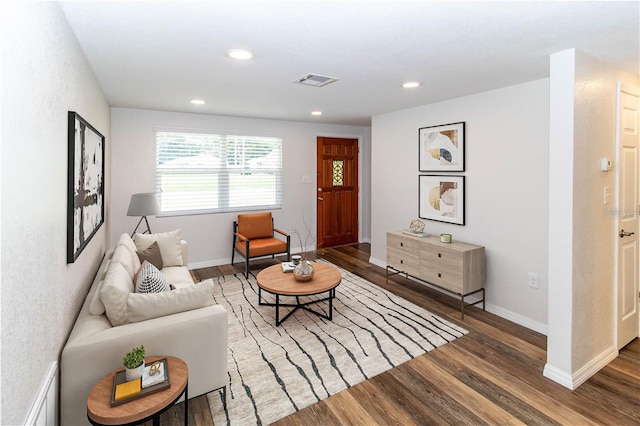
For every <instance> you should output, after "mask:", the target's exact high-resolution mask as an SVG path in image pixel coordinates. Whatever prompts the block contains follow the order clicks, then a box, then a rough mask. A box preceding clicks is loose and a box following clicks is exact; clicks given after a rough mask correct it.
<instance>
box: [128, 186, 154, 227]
mask: <svg viewBox="0 0 640 426" xmlns="http://www.w3.org/2000/svg"><path fill="white" fill-rule="evenodd" d="M158 213H160V204H159V203H158V197H157V196H156V194H155V193H143V194H133V195H132V196H131V201H130V202H129V210H127V216H142V217H141V218H140V220H139V221H138V224H137V225H136V229H134V230H133V233H132V234H131V236H132V237H133V236H134V234H135V233H136V231H137V230H138V227H139V226H140V224H141V223H142V221H143V220H144V222H145V223H146V224H147V230H146V231H144V232H143V234H150V233H151V228H150V227H149V221H148V220H147V216H155V215H157V214H158Z"/></svg>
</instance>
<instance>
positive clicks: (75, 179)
mask: <svg viewBox="0 0 640 426" xmlns="http://www.w3.org/2000/svg"><path fill="white" fill-rule="evenodd" d="M67 117H68V122H69V124H68V126H69V127H68V142H69V156H68V186H67V188H68V189H67V263H73V262H75V261H76V259H77V258H78V256H79V255H80V253H81V252H82V250H83V249H84V248H85V247H86V246H87V244H88V243H89V241H90V240H91V238H93V236H94V235H95V233H96V232H98V229H99V228H100V226H101V225H102V224H103V223H104V150H105V146H104V140H105V139H104V136H102V134H100V132H98V131H97V130H96V129H95V128H94V127H93V126H92V125H91V124H89V123H88V122H87V121H86V120H84V119H83V118H82V117H80V116H79V115H78V114H77V113H75V112H74V111H69V113H68V115H67Z"/></svg>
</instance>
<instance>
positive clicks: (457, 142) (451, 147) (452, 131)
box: [418, 121, 465, 172]
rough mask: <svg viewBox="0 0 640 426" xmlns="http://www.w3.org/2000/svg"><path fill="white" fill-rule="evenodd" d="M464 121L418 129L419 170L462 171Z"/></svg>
mask: <svg viewBox="0 0 640 426" xmlns="http://www.w3.org/2000/svg"><path fill="white" fill-rule="evenodd" d="M464 127H465V123H464V121H463V122H460V123H451V124H443V125H440V126H431V127H421V128H420V129H418V146H419V153H418V154H419V155H418V158H419V160H418V161H419V164H418V169H419V170H420V171H421V172H463V171H464Z"/></svg>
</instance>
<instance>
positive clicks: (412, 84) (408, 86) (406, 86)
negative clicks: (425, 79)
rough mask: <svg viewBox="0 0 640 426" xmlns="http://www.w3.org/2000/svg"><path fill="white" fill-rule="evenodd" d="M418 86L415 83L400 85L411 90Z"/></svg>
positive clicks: (409, 82)
mask: <svg viewBox="0 0 640 426" xmlns="http://www.w3.org/2000/svg"><path fill="white" fill-rule="evenodd" d="M418 86H420V83H419V82H417V81H408V82H406V83H404V84H403V85H402V87H404V88H405V89H413V88H415V87H418Z"/></svg>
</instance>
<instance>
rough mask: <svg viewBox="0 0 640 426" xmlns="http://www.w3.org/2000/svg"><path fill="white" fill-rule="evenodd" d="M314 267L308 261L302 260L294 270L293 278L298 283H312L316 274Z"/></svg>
mask: <svg viewBox="0 0 640 426" xmlns="http://www.w3.org/2000/svg"><path fill="white" fill-rule="evenodd" d="M314 272H315V271H314V269H313V266H311V262H309V261H308V260H307V259H302V260H301V261H300V263H299V264H298V265H296V267H295V268H293V277H294V278H295V279H296V281H300V282H305V281H310V280H311V278H313V273H314Z"/></svg>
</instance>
